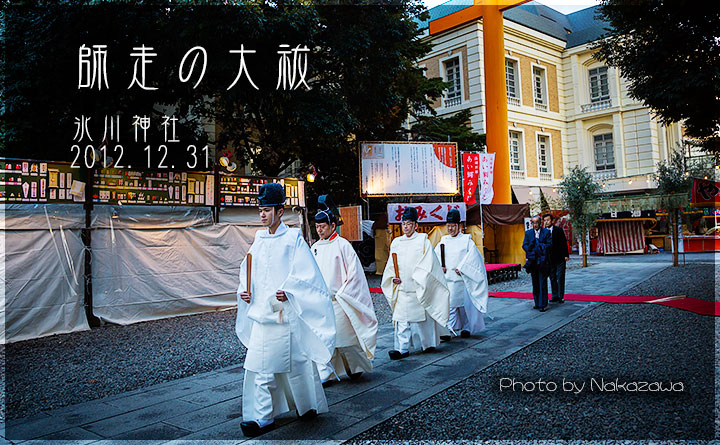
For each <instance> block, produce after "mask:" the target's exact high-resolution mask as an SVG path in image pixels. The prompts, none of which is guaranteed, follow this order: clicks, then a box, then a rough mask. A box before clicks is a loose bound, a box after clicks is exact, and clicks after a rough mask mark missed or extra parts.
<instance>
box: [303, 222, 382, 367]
mask: <svg viewBox="0 0 720 445" xmlns="http://www.w3.org/2000/svg"><path fill="white" fill-rule="evenodd" d="M310 250H311V251H312V253H313V255H314V257H315V261H317V264H318V267H319V268H320V272H322V275H323V278H324V279H325V284H326V285H327V287H328V290H329V291H330V294H331V295H332V296H333V297H332V301H333V307H334V309H335V326H336V330H337V336H336V338H335V352H334V353H333V357H332V359H331V361H330V363H331V365H332V367H329V366H326V365H320V364H319V365H318V371H319V372H320V378H321V379H323V380H327V379H329V378H330V376H331V374H332V369H333V368H334V369H335V372H336V373H337V374H338V376H341V377H342V376H348V375H349V374H351V373H352V374H356V373H358V372H371V371H372V362H371V361H370V360H372V359H373V357H374V356H375V345H376V342H377V330H378V321H377V316H376V315H375V309H374V307H373V302H372V298H371V297H370V289H369V287H368V283H367V279H365V273H364V271H363V267H362V264H361V263H360V258H358V256H357V254H356V253H355V250H354V249H353V248H352V246H351V245H350V243H349V242H348V241H347V240H346V239H345V238H342V237H341V236H340V235H338V234H337V233H336V234H333V236H331V237H330V238H329V239H326V240H320V241H318V242H316V243H315V244H313V246H312V247H311V248H310Z"/></svg>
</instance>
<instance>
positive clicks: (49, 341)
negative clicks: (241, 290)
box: [0, 261, 578, 421]
mask: <svg viewBox="0 0 720 445" xmlns="http://www.w3.org/2000/svg"><path fill="white" fill-rule="evenodd" d="M577 267H578V266H577V261H575V262H573V263H572V264H569V265H568V269H569V270H570V269H573V268H577ZM529 281H530V276H529V275H528V274H526V273H524V272H521V273H520V274H519V278H518V279H516V280H512V281H506V282H501V283H495V284H493V285H491V286H490V290H491V291H495V290H507V289H512V288H516V287H519V286H522V285H524V284H527V283H529ZM368 282H369V284H370V286H371V287H379V286H380V276H378V275H368ZM372 297H373V301H374V303H375V311H376V313H377V317H378V321H379V323H381V324H386V323H391V320H392V314H391V313H390V307H389V306H388V304H387V300H386V299H385V297H384V296H383V294H373V295H372ZM234 329H235V311H234V310H229V311H221V312H213V313H206V314H200V315H192V316H185V317H176V318H170V319H165V320H157V321H150V322H144V323H136V324H133V325H130V326H114V325H110V326H102V327H99V328H93V329H92V330H90V331H85V332H76V333H72V334H63V335H55V336H51V337H45V338H39V339H35V340H28V341H23V342H19V343H11V344H9V345H7V346H6V347H0V363H2V365H3V367H4V369H5V374H4V375H3V374H0V387H3V389H7V390H6V391H4V394H5V404H0V421H4V420H5V418H6V417H7V418H8V419H16V418H22V417H26V416H30V415H33V414H37V413H38V412H40V411H44V410H51V409H55V408H58V407H61V406H66V405H72V404H75V403H79V402H84V401H89V400H94V399H99V398H103V397H107V396H110V395H113V394H119V393H122V392H126V391H131V390H134V389H137V388H143V387H146V386H150V385H155V384H158V383H162V382H166V381H171V380H176V379H179V378H182V377H188V376H191V375H194V374H197V373H202V372H209V371H213V370H216V369H219V368H224V367H227V366H231V365H236V364H240V363H242V362H243V360H244V358H245V348H244V347H243V346H242V345H241V344H240V342H239V341H238V340H237V337H236V336H235V331H234ZM6 381H7V382H6ZM5 386H6V388H5Z"/></svg>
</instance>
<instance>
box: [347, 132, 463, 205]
mask: <svg viewBox="0 0 720 445" xmlns="http://www.w3.org/2000/svg"><path fill="white" fill-rule="evenodd" d="M457 164H458V162H457V144H456V143H454V142H447V143H442V142H361V143H360V192H361V194H363V195H367V196H384V195H456V194H458V193H459V190H460V187H459V184H458V169H457Z"/></svg>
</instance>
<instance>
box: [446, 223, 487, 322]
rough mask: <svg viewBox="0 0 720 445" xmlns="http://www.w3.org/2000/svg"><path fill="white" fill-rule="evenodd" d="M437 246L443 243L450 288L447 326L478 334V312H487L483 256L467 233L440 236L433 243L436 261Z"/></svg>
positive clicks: (480, 317) (479, 313) (479, 317)
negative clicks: (436, 242)
mask: <svg viewBox="0 0 720 445" xmlns="http://www.w3.org/2000/svg"><path fill="white" fill-rule="evenodd" d="M441 245H444V246H445V269H446V272H445V278H446V279H447V285H448V289H449V290H450V317H449V321H448V327H449V328H450V329H451V330H452V331H454V332H455V333H456V334H459V333H460V332H461V330H465V331H469V332H470V333H471V334H478V333H480V332H481V331H483V330H484V329H485V321H484V320H483V315H482V314H483V313H485V312H487V302H488V281H487V272H486V270H485V262H484V261H483V257H482V255H480V251H479V250H478V249H477V247H476V246H475V243H474V242H473V240H472V238H471V237H470V235H468V234H464V233H458V234H457V235H456V236H451V235H445V236H443V237H442V238H441V239H440V242H439V243H438V244H437V245H436V246H435V254H436V255H437V257H438V259H439V260H440V258H441V256H440V255H441V247H440V246H441ZM440 261H441V263H442V260H440ZM455 269H457V270H458V271H459V272H460V275H458V274H457V273H456V272H455Z"/></svg>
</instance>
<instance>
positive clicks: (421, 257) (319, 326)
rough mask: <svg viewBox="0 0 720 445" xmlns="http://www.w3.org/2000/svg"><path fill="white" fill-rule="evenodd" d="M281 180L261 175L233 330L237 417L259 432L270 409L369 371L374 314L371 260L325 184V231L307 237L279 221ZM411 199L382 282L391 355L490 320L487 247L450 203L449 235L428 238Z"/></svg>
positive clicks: (288, 406)
mask: <svg viewBox="0 0 720 445" xmlns="http://www.w3.org/2000/svg"><path fill="white" fill-rule="evenodd" d="M285 199H286V198H285V188H284V186H282V185H281V184H277V183H268V184H264V185H263V186H262V187H261V188H260V191H259V195H258V213H259V218H260V222H261V224H262V225H263V226H264V228H263V229H261V230H259V231H258V232H257V233H256V234H255V240H254V241H253V244H252V246H251V247H250V249H249V251H248V255H247V257H246V258H245V260H244V261H243V263H242V264H241V266H240V280H239V281H240V284H239V286H238V290H237V298H238V311H237V320H236V324H235V331H236V334H237V336H238V338H239V339H240V342H241V343H242V344H243V345H244V346H245V347H246V348H247V354H246V356H245V363H244V365H243V366H244V368H245V378H244V382H243V398H242V414H243V422H242V423H241V428H242V431H243V434H244V435H245V436H247V437H256V436H259V435H261V434H263V433H265V432H267V431H270V430H271V429H273V428H274V426H275V418H276V417H277V416H279V415H281V414H284V413H287V412H295V414H296V415H297V416H298V417H299V418H300V419H301V420H308V419H312V418H314V417H315V416H317V415H318V414H320V413H324V412H327V411H328V404H327V399H326V398H325V392H324V388H323V386H325V385H327V384H330V383H331V382H333V381H338V380H340V379H341V378H350V379H354V378H357V377H359V376H360V375H362V374H363V373H371V372H372V370H373V365H372V360H373V358H374V356H375V347H376V342H377V331H378V320H377V317H376V315H375V310H374V307H373V301H372V298H371V296H370V290H369V286H368V282H367V279H366V278H365V274H364V270H363V267H362V264H361V263H360V260H359V258H358V256H357V254H356V253H355V251H354V249H353V248H352V246H351V245H350V243H349V242H348V241H347V240H346V239H344V238H342V237H341V236H340V235H339V234H338V233H337V227H338V226H339V225H341V224H342V221H341V220H339V218H338V215H337V214H336V209H334V206H333V205H332V204H331V201H330V200H329V199H328V197H327V196H322V197H321V199H320V202H319V204H320V205H319V207H320V208H319V209H318V212H317V213H316V215H315V228H316V231H317V233H318V235H319V237H320V240H319V241H317V242H315V243H314V244H313V246H312V247H310V246H308V244H307V243H306V241H305V239H304V238H303V236H302V233H301V232H300V230H298V229H295V228H289V227H288V226H287V225H285V224H284V223H283V222H282V216H283V213H284V204H285ZM417 220H418V214H417V210H416V209H415V208H413V207H408V208H406V209H405V211H404V213H403V217H402V231H403V235H402V236H400V237H398V238H395V239H394V240H393V242H392V244H391V246H390V257H389V258H388V262H387V265H386V267H385V270H384V273H383V276H382V282H381V287H382V291H383V294H384V295H385V298H386V299H387V302H388V304H389V306H390V308H391V310H392V323H393V330H394V348H393V350H391V351H389V356H390V358H391V359H392V360H397V359H401V358H404V357H407V356H408V355H409V354H410V352H412V351H418V350H420V351H423V352H431V351H434V350H435V348H436V347H437V346H438V345H439V343H440V341H441V340H443V341H447V340H449V339H450V338H452V336H458V335H460V336H462V337H468V336H470V335H472V334H476V333H478V332H480V331H482V330H483V329H484V322H483V315H482V314H483V313H484V312H486V310H487V299H488V284H487V277H486V272H485V265H484V262H483V259H482V256H481V255H480V252H479V251H478V249H477V248H476V247H475V245H474V243H473V242H472V240H471V238H470V236H469V235H465V234H462V233H460V231H461V230H460V229H461V224H460V214H459V213H458V212H457V211H450V212H448V219H447V222H448V227H447V229H448V235H446V236H443V237H442V239H441V240H440V243H439V244H438V245H437V246H436V247H435V248H433V246H432V243H431V242H430V240H429V239H428V236H427V235H426V234H424V233H419V232H418V231H417V228H418V224H417Z"/></svg>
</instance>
